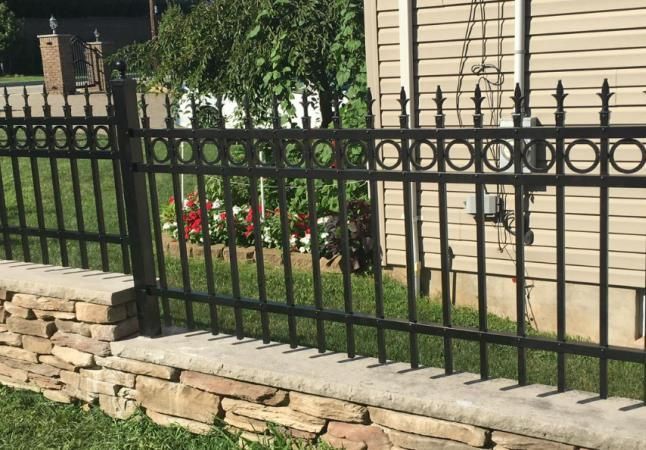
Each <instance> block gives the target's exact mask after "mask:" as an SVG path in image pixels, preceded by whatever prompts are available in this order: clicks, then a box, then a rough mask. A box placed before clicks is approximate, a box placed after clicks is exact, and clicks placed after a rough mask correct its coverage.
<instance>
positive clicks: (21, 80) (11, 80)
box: [0, 75, 43, 85]
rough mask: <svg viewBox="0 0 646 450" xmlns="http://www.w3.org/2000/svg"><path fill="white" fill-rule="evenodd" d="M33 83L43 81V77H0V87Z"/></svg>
mask: <svg viewBox="0 0 646 450" xmlns="http://www.w3.org/2000/svg"><path fill="white" fill-rule="evenodd" d="M31 81H43V76H42V75H3V76H0V85H3V84H7V83H29V82H31Z"/></svg>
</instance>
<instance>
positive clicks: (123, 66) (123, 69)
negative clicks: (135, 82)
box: [114, 59, 128, 80]
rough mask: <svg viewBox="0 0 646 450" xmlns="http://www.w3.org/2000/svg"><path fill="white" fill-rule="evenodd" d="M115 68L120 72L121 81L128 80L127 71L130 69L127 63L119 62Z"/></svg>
mask: <svg viewBox="0 0 646 450" xmlns="http://www.w3.org/2000/svg"><path fill="white" fill-rule="evenodd" d="M114 68H115V69H117V72H119V79H120V80H125V79H126V69H127V68H128V66H127V64H126V62H125V61H124V60H122V59H120V60H119V61H117V62H116V63H115V64H114Z"/></svg>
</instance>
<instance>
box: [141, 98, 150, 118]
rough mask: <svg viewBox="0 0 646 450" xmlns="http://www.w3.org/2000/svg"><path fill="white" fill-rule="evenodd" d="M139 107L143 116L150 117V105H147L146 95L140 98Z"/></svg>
mask: <svg viewBox="0 0 646 450" xmlns="http://www.w3.org/2000/svg"><path fill="white" fill-rule="evenodd" d="M139 106H140V107H141V115H142V116H143V117H148V103H146V94H141V95H140V96H139Z"/></svg>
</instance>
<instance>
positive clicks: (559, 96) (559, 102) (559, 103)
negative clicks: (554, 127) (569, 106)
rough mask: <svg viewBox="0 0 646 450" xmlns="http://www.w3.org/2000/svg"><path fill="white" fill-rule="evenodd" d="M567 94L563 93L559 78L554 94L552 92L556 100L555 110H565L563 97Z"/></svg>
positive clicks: (563, 89) (562, 111)
mask: <svg viewBox="0 0 646 450" xmlns="http://www.w3.org/2000/svg"><path fill="white" fill-rule="evenodd" d="M567 96H568V94H566V93H565V88H564V87H563V82H562V81H561V80H559V82H558V84H557V85H556V94H552V97H554V99H555V100H556V112H557V113H564V112H565V97H567Z"/></svg>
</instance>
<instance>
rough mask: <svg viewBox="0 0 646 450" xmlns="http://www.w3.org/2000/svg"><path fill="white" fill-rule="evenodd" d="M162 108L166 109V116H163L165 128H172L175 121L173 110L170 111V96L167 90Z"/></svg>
mask: <svg viewBox="0 0 646 450" xmlns="http://www.w3.org/2000/svg"><path fill="white" fill-rule="evenodd" d="M164 109H165V110H166V117H165V118H164V122H165V123H166V128H173V127H174V125H175V122H174V121H173V112H172V106H171V102H170V96H169V95H168V92H166V94H165V95H164Z"/></svg>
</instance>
